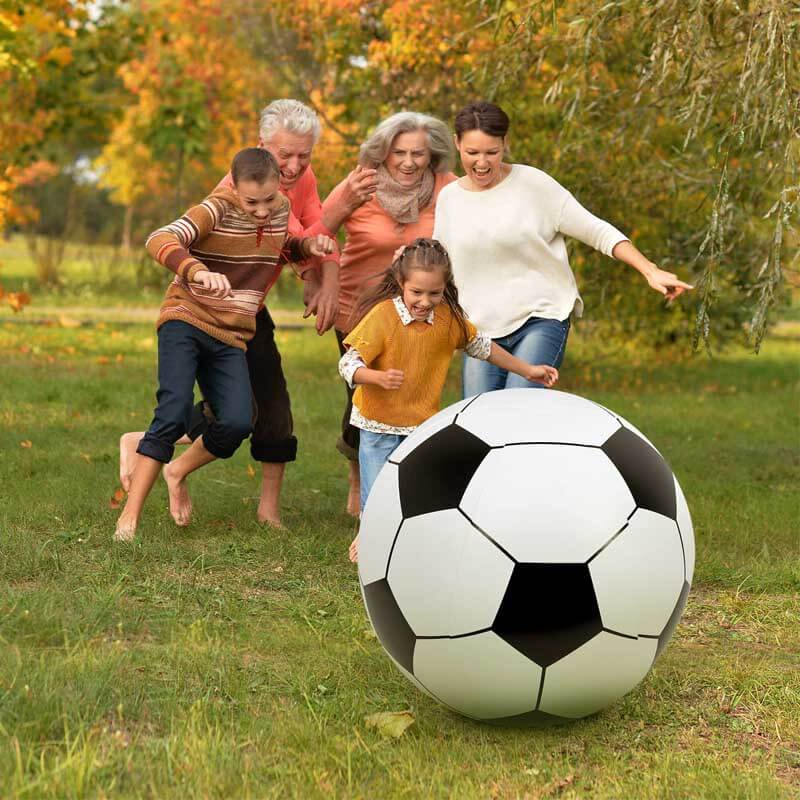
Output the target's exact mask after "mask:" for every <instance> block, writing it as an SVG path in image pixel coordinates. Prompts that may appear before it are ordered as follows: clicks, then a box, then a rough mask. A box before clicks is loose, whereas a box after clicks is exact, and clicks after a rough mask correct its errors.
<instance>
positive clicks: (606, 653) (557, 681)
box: [358, 389, 694, 725]
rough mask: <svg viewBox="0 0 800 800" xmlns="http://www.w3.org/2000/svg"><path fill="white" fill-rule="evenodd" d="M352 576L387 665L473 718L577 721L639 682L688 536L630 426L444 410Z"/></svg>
mask: <svg viewBox="0 0 800 800" xmlns="http://www.w3.org/2000/svg"><path fill="white" fill-rule="evenodd" d="M358 570H359V577H360V581H361V588H362V592H363V596H364V601H365V604H366V607H367V612H368V614H369V618H370V621H371V622H372V625H373V627H374V629H375V632H376V634H377V635H378V638H379V639H380V641H381V643H382V644H383V646H384V648H385V649H386V651H387V652H388V653H389V655H390V656H391V657H392V659H393V660H394V662H395V664H396V665H397V666H398V667H399V668H400V669H401V671H402V672H403V673H404V674H405V675H406V676H407V677H408V678H409V679H410V680H411V681H412V682H413V683H415V684H416V685H417V686H418V687H419V688H420V689H422V690H424V691H425V692H427V693H428V694H429V695H431V696H432V697H434V698H435V699H436V700H438V701H440V702H441V703H443V704H444V705H446V706H448V707H450V708H451V709H453V710H455V711H458V712H459V713H461V714H464V715H466V716H468V717H473V718H475V719H480V720H487V721H490V722H496V723H500V724H512V725H541V724H548V723H551V722H559V721H563V720H565V719H575V718H579V717H584V716H587V715H589V714H593V713H595V712H597V711H600V710H601V709H602V708H604V707H605V706H607V705H609V704H610V703H612V702H614V701H615V700H617V699H618V698H620V697H622V696H623V695H624V694H625V693H627V692H629V691H630V690H631V689H632V688H633V687H634V686H636V684H638V683H639V682H640V681H641V680H642V679H643V678H644V677H645V675H647V672H648V670H649V669H650V667H651V666H652V664H653V661H654V660H655V659H656V658H657V657H658V655H659V654H660V653H661V651H662V650H663V649H664V647H665V646H666V644H667V641H668V640H669V638H670V636H671V634H672V632H673V630H674V628H675V626H676V625H677V623H678V620H679V619H680V616H681V613H682V612H683V608H684V605H685V604H686V597H687V595H688V592H689V586H690V583H691V580H692V572H693V570H694V536H693V533H692V522H691V519H690V517H689V511H688V509H687V506H686V500H685V499H684V496H683V493H682V492H681V488H680V486H679V485H678V482H677V481H676V480H675V478H674V476H673V474H672V471H671V470H670V468H669V466H667V463H666V462H665V461H664V459H663V458H662V457H661V455H660V454H659V453H658V451H657V450H656V449H655V448H654V447H653V445H652V444H651V443H650V442H649V441H648V440H647V439H646V438H645V437H644V436H643V435H642V434H641V433H640V432H639V431H637V430H636V428H634V427H633V426H632V425H631V424H630V423H628V422H626V421H625V420H624V419H622V418H621V417H619V416H618V415H616V414H614V413H613V412H611V411H609V410H607V409H605V408H603V407H602V406H600V405H598V404H596V403H593V402H591V401H589V400H585V399H583V398H580V397H577V396H575V395H571V394H567V393H565V392H558V391H545V390H530V389H508V390H504V391H498V392H489V393H486V394H482V395H478V396H477V397H473V398H470V399H467V400H464V401H462V402H459V403H456V404H455V405H452V406H450V407H449V408H447V409H445V410H444V411H442V412H440V413H439V414H437V415H436V416H435V417H432V418H431V419H430V420H428V421H427V422H426V423H425V424H424V425H421V426H420V427H419V428H418V429H417V430H416V431H415V432H414V433H413V434H412V435H411V436H409V437H408V439H406V441H405V442H403V444H402V445H401V446H400V447H399V448H398V449H397V450H396V451H395V452H394V454H393V455H392V457H391V459H390V461H389V463H388V464H386V465H385V466H384V468H383V469H382V470H381V472H380V474H379V476H378V478H377V480H376V482H375V484H374V487H373V489H372V492H371V493H370V496H369V500H368V502H367V504H366V508H365V509H364V514H363V518H362V522H361V537H360V546H359V564H358Z"/></svg>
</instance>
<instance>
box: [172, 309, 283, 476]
mask: <svg viewBox="0 0 800 800" xmlns="http://www.w3.org/2000/svg"><path fill="white" fill-rule="evenodd" d="M246 355H247V369H248V372H249V375H250V387H251V390H252V393H253V398H252V405H253V412H252V413H253V433H252V435H251V437H250V454H251V455H252V457H253V459H254V460H255V461H266V462H269V463H285V462H287V461H294V460H295V459H296V458H297V438H296V437H295V436H294V435H293V430H294V420H293V419H292V407H291V403H290V401H289V391H288V389H287V388H286V378H285V377H284V375H283V367H282V366H281V355H280V353H279V352H278V347H277V345H276V344H275V323H274V322H273V321H272V317H271V316H270V315H269V312H268V311H267V309H266V308H263V309H262V310H261V311H259V312H258V315H257V316H256V332H255V335H254V336H253V338H252V339H251V340H250V341H249V342H248V344H247V354H246ZM203 396H204V397H205V394H204V395H203ZM206 399H207V398H206ZM213 418H214V415H213V413H211V409H210V408H209V407H208V404H207V403H205V402H200V403H198V404H197V405H196V406H195V407H194V409H193V411H192V420H191V424H190V426H189V431H188V433H189V437H190V438H191V439H193V440H194V439H196V438H197V437H198V436H200V434H203V433H205V431H206V429H207V428H208V425H209V423H210V422H211V420H213Z"/></svg>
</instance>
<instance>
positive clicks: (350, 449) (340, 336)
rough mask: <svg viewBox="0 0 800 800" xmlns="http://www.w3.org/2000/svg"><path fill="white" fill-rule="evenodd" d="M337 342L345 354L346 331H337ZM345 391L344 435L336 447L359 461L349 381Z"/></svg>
mask: <svg viewBox="0 0 800 800" xmlns="http://www.w3.org/2000/svg"><path fill="white" fill-rule="evenodd" d="M335 333H336V342H337V343H338V345H339V356H343V355H344V351H345V350H346V348H345V346H344V344H343V342H344V339H345V336H347V334H346V333H342V332H341V331H335ZM344 388H345V391H346V392H347V403H346V404H345V407H344V415H343V416H342V435H341V436H340V437H339V438H338V439H337V440H336V449H337V450H338V451H339V452H340V453H341V454H342V455H343V456H344V457H345V458H347V459H349V460H350V461H356V462H357V461H358V443H359V430H358V428H356V427H355V426H353V425H351V424H350V412H351V411H352V410H353V392H354V391H355V389H351V388H350V387H349V386H348V385H347V383H346V382H345V384H344Z"/></svg>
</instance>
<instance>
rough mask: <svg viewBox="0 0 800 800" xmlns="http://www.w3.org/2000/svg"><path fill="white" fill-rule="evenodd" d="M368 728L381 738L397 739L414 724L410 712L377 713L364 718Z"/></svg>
mask: <svg viewBox="0 0 800 800" xmlns="http://www.w3.org/2000/svg"><path fill="white" fill-rule="evenodd" d="M364 722H365V723H366V724H367V727H368V728H374V729H375V730H376V731H377V732H378V733H379V734H381V736H386V737H387V738H391V739H399V738H400V737H401V736H402V735H403V734H404V733H405V732H406V731H407V730H408V728H409V727H411V726H412V725H413V724H414V722H415V719H414V715H413V714H412V713H411V712H410V711H379V712H378V713H377V714H370V715H369V716H367V717H364Z"/></svg>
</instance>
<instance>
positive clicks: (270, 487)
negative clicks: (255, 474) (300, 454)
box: [256, 461, 286, 528]
mask: <svg viewBox="0 0 800 800" xmlns="http://www.w3.org/2000/svg"><path fill="white" fill-rule="evenodd" d="M285 471H286V464H284V463H282V462H271V461H263V462H262V463H261V497H260V498H259V501H258V511H257V512H256V516H257V517H258V521H259V522H260V523H261V524H262V525H271V526H272V527H273V528H282V527H283V523H282V522H281V487H282V486H283V474H284V472H285Z"/></svg>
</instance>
